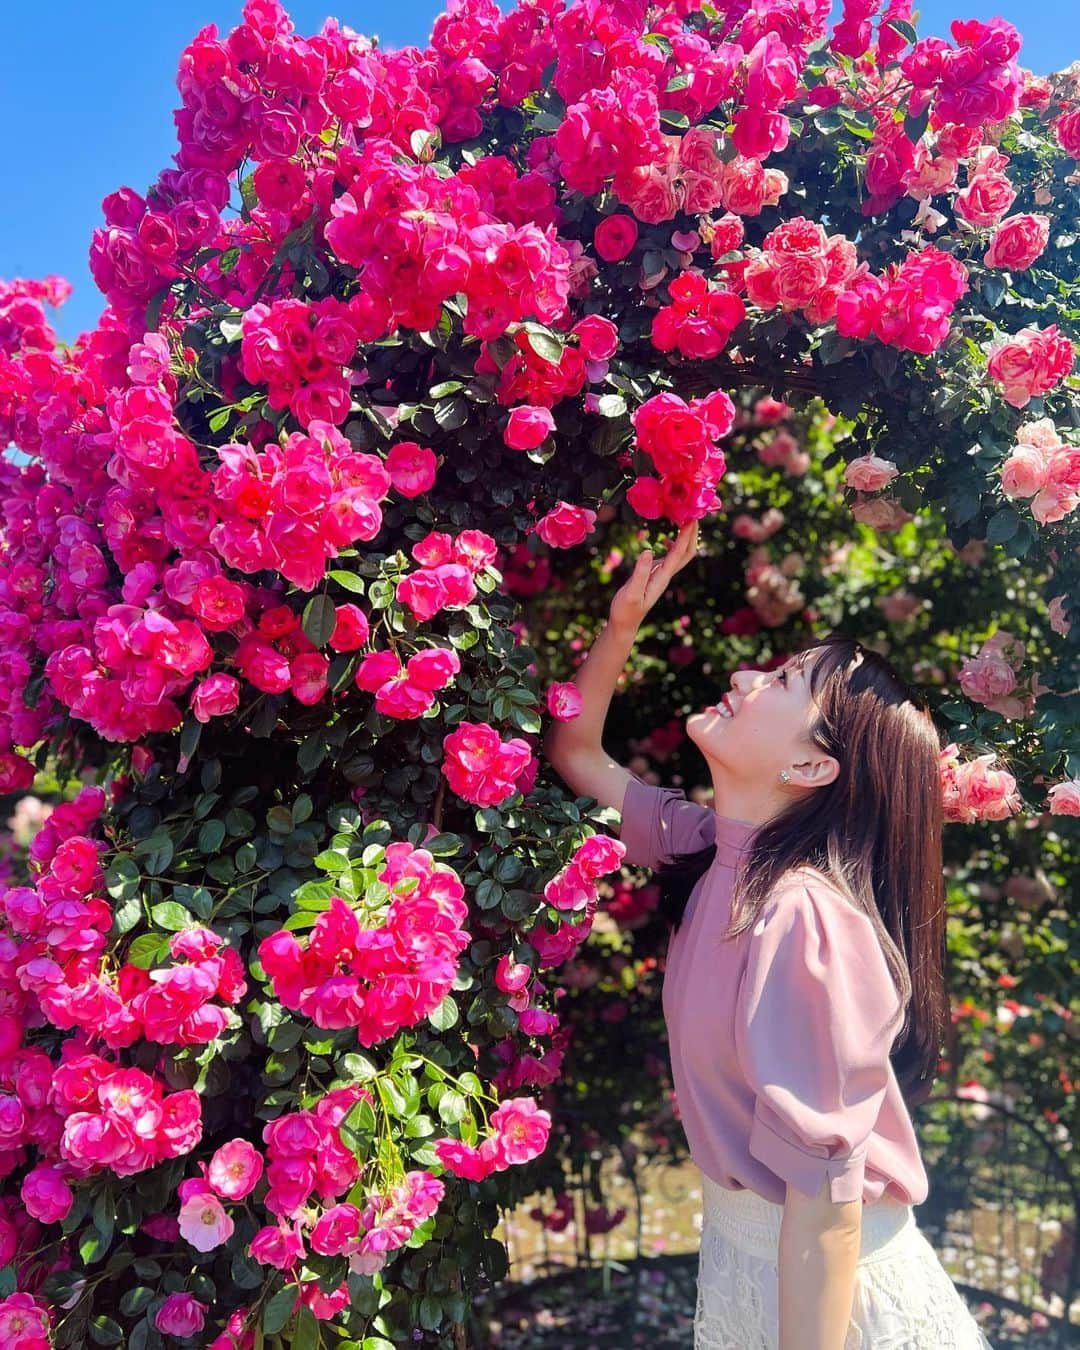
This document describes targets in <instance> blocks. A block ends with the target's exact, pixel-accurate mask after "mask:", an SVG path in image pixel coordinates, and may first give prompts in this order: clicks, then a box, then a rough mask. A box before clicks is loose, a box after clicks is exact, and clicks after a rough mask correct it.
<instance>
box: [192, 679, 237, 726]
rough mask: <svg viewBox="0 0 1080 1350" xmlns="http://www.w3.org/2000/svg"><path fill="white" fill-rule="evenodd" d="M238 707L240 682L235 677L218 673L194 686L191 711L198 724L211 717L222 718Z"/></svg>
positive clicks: (207, 720)
mask: <svg viewBox="0 0 1080 1350" xmlns="http://www.w3.org/2000/svg"><path fill="white" fill-rule="evenodd" d="M239 706H240V681H239V680H238V679H237V678H236V677H235V675H226V674H225V673H224V672H223V671H218V672H217V673H216V674H214V675H209V676H207V678H206V679H205V680H203V681H201V683H199V684H198V685H196V686H195V692H194V694H192V696H191V711H192V712H193V713H194V714H195V718H196V720H197V721H199V722H209V721H210V719H211V717H224V716H226V714H228V713H231V712H235V711H236V709H237V708H238V707H239Z"/></svg>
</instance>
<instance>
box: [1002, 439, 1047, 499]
mask: <svg viewBox="0 0 1080 1350" xmlns="http://www.w3.org/2000/svg"><path fill="white" fill-rule="evenodd" d="M1048 462H1049V457H1048V455H1047V454H1046V453H1045V452H1044V451H1043V450H1040V449H1039V448H1038V447H1037V446H1034V445H1018V446H1016V447H1015V448H1014V449H1013V450H1011V451H1010V453H1009V457H1008V459H1006V460H1005V462H1004V464H1002V466H1001V490H1002V492H1003V493H1004V494H1005V496H1006V497H1012V498H1017V497H1034V495H1035V494H1036V492H1038V491H1039V489H1040V488H1041V487H1042V486H1043V484H1044V483H1045V482H1046V466H1047V464H1048Z"/></svg>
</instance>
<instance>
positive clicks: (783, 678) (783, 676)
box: [780, 670, 788, 684]
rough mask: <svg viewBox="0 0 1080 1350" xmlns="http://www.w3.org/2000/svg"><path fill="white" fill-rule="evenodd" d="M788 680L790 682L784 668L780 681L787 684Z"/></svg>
mask: <svg viewBox="0 0 1080 1350" xmlns="http://www.w3.org/2000/svg"><path fill="white" fill-rule="evenodd" d="M787 682H788V678H787V671H786V670H782V671H781V672H780V683H781V684H787Z"/></svg>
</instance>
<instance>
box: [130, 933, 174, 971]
mask: <svg viewBox="0 0 1080 1350" xmlns="http://www.w3.org/2000/svg"><path fill="white" fill-rule="evenodd" d="M167 951H168V941H167V939H164V938H161V937H159V936H158V934H157V933H143V934H142V936H141V937H137V938H136V939H135V941H134V942H133V943H132V944H131V946H130V947H129V948H128V950H127V959H128V961H129V962H130V963H131V964H132V965H133V966H135V967H136V968H137V969H138V970H150V968H151V967H152V966H156V965H157V964H158V962H159V961H163V960H164V959H165V954H166V952H167Z"/></svg>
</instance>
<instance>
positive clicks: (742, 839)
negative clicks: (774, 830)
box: [713, 811, 762, 867]
mask: <svg viewBox="0 0 1080 1350" xmlns="http://www.w3.org/2000/svg"><path fill="white" fill-rule="evenodd" d="M713 815H714V817H715V819H716V856H717V860H718V861H719V862H722V863H725V864H726V865H727V866H729V867H731V866H734V864H735V863H736V862H738V860H739V858H740V857H741V856H742V855H743V854H744V853H746V852H748V851H749V849H750V847H751V845H752V844H753V842H754V837H755V836H756V835H757V833H758V832H759V831H760V829H761V828H762V827H761V826H760V825H751V824H749V823H748V822H747V821H745V820H735V819H734V818H733V817H731V816H722V815H720V814H719V813H718V812H715V811H714V812H713Z"/></svg>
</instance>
